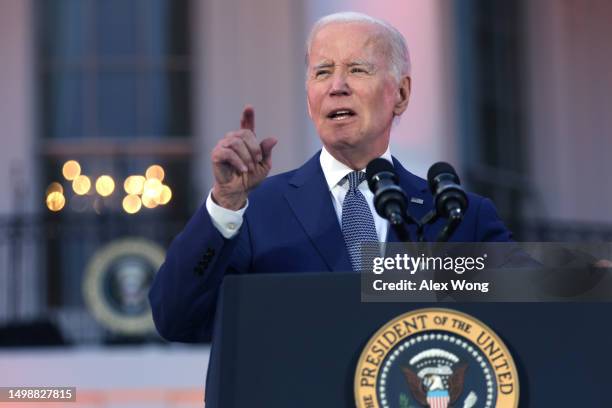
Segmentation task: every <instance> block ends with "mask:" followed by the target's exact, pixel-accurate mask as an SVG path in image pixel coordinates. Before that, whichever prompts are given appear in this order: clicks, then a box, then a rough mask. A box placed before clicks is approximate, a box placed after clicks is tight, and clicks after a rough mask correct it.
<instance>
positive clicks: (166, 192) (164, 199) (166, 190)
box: [157, 185, 172, 205]
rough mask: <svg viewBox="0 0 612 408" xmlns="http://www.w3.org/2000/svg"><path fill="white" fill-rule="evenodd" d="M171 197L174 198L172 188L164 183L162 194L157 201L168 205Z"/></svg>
mask: <svg viewBox="0 0 612 408" xmlns="http://www.w3.org/2000/svg"><path fill="white" fill-rule="evenodd" d="M171 198H172V190H170V187H168V186H166V185H163V186H162V191H161V194H160V195H159V198H158V200H157V202H158V203H159V204H161V205H166V204H168V203H169V202H170V199H171Z"/></svg>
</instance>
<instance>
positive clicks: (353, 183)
mask: <svg viewBox="0 0 612 408" xmlns="http://www.w3.org/2000/svg"><path fill="white" fill-rule="evenodd" d="M346 178H347V179H348V181H349V191H351V190H357V188H359V185H360V184H361V182H362V181H363V180H365V178H366V175H365V173H364V172H363V171H352V172H350V173H349V174H347V175H346Z"/></svg>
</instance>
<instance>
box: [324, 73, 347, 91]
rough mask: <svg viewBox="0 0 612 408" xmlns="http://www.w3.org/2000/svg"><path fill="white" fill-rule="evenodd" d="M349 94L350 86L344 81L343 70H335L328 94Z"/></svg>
mask: <svg viewBox="0 0 612 408" xmlns="http://www.w3.org/2000/svg"><path fill="white" fill-rule="evenodd" d="M350 94H351V88H350V86H349V84H348V82H347V81H346V74H345V73H344V72H336V73H334V76H333V78H332V83H331V88H330V90H329V95H330V96H348V95H350Z"/></svg>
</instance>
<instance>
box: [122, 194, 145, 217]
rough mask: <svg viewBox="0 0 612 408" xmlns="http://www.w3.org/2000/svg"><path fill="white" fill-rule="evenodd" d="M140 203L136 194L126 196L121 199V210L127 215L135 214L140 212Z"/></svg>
mask: <svg viewBox="0 0 612 408" xmlns="http://www.w3.org/2000/svg"><path fill="white" fill-rule="evenodd" d="M141 206H142V202H141V201H140V197H138V196H137V195H136V194H128V195H126V196H125V198H124V199H123V210H124V211H125V212H126V213H128V214H136V213H137V212H138V211H140V207H141Z"/></svg>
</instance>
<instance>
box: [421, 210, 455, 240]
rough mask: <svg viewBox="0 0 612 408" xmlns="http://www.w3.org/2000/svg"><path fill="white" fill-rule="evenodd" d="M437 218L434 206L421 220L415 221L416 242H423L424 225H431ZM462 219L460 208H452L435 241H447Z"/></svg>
mask: <svg viewBox="0 0 612 408" xmlns="http://www.w3.org/2000/svg"><path fill="white" fill-rule="evenodd" d="M439 218H440V216H439V215H438V213H437V212H436V210H435V208H434V209H433V210H431V211H429V212H428V213H427V214H425V216H424V217H423V218H422V219H421V221H419V222H415V223H416V225H417V240H418V242H425V232H424V228H425V225H431V224H433V223H435V222H436V221H438V219H439ZM462 219H463V213H462V212H461V209H459V208H456V209H454V210H452V211H451V213H450V214H449V217H448V221H447V222H446V225H445V226H444V228H443V229H442V231H440V233H439V234H438V236H437V237H436V242H447V241H448V240H449V239H450V237H451V235H453V233H454V232H455V230H456V229H457V227H458V226H459V224H460V223H461V220H462Z"/></svg>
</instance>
